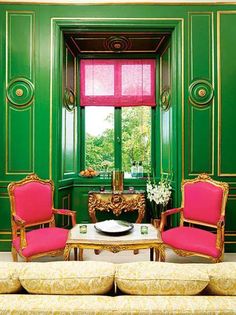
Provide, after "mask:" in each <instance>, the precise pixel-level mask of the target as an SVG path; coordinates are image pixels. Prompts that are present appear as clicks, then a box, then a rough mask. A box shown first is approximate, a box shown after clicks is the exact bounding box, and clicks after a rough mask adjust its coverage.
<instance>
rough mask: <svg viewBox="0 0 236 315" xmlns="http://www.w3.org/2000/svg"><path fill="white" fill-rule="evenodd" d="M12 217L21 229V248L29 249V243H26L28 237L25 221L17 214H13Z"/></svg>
mask: <svg viewBox="0 0 236 315" xmlns="http://www.w3.org/2000/svg"><path fill="white" fill-rule="evenodd" d="M12 217H13V220H14V222H15V223H16V225H18V226H19V227H20V247H21V250H22V249H24V248H26V247H27V241H26V235H25V221H24V220H23V219H21V217H19V216H18V215H16V214H13V215H12ZM16 233H17V232H16Z"/></svg>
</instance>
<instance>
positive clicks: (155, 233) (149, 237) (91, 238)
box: [67, 223, 161, 243]
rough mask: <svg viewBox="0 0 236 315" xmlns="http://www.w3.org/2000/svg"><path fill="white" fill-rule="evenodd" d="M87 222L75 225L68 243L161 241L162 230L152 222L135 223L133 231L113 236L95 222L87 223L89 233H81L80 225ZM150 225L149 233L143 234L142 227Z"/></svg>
mask: <svg viewBox="0 0 236 315" xmlns="http://www.w3.org/2000/svg"><path fill="white" fill-rule="evenodd" d="M81 225H85V224H77V225H75V226H74V227H73V228H72V229H71V231H70V233H69V238H68V241H67V242H68V243H77V242H78V243H80V242H83V241H84V242H93V243H94V242H101V241H102V242H104V243H116V242H117V243H126V242H127V243H130V242H131V243H133V242H137V243H139V242H144V243H145V242H146V241H147V242H150V241H158V242H161V239H160V232H159V230H157V229H156V228H155V227H154V226H153V225H152V224H148V223H147V224H139V223H134V224H133V225H134V228H133V230H132V231H131V232H129V233H128V234H125V235H119V236H113V235H106V234H102V233H99V232H98V231H97V230H96V229H95V228H94V224H92V223H90V224H86V225H87V233H86V234H82V233H80V226H81ZM142 226H147V227H148V234H141V227H142Z"/></svg>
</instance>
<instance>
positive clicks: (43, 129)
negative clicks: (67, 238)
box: [0, 3, 236, 251]
mask: <svg viewBox="0 0 236 315" xmlns="http://www.w3.org/2000/svg"><path fill="white" fill-rule="evenodd" d="M0 23H1V26H0V91H1V93H0V138H1V141H0V160H1V164H0V165H1V167H0V251H2V250H9V249H10V244H11V232H10V205H9V198H8V195H7V185H8V183H9V182H11V181H14V180H20V179H21V178H23V177H24V176H26V175H27V174H29V173H31V172H36V173H37V174H38V175H39V176H40V177H42V178H52V179H53V180H54V182H55V185H56V193H55V205H56V206H57V207H65V208H72V209H74V210H76V211H77V220H78V222H81V221H88V220H89V217H88V212H87V193H88V191H89V190H91V189H98V188H99V187H100V186H101V185H104V186H105V187H110V181H108V180H107V181H105V182H104V181H102V180H101V179H88V180H85V179H81V178H79V177H78V164H79V159H83V157H81V156H80V152H79V147H80V145H81V141H83V139H82V140H81V138H80V130H81V128H82V126H81V124H83V123H84V120H83V119H78V118H80V115H81V111H80V108H79V106H78V107H73V106H71V104H70V99H69V100H67V103H69V108H68V109H66V108H65V106H64V103H65V99H64V98H65V93H64V91H65V88H68V89H69V90H71V91H72V92H73V93H74V94H75V99H76V104H78V92H77V93H76V91H78V82H79V77H78V75H77V74H78V60H77V57H76V56H75V54H74V53H73V51H70V50H68V49H67V48H66V47H65V44H64V41H63V31H65V30H75V29H77V30H83V31H109V30H113V31H114V30H121V31H122V30H123V31H124V30H129V31H135V30H140V31H142V32H143V31H145V30H146V31H161V30H163V29H165V30H166V29H168V30H169V31H170V32H171V38H170V42H169V45H168V46H167V48H166V50H165V51H164V52H162V54H161V55H158V56H157V63H158V78H159V80H158V89H157V103H158V107H159V109H158V111H157V112H156V115H155V117H154V118H153V119H154V122H153V123H155V124H156V130H157V135H156V136H155V137H154V139H153V141H156V144H157V145H156V148H157V150H156V152H155V154H154V155H155V161H153V164H154V165H155V166H156V169H157V171H158V173H160V172H173V174H174V177H173V188H174V194H173V206H178V205H179V204H180V201H181V199H180V197H181V196H180V183H181V180H182V179H183V178H194V177H196V175H197V174H199V173H201V172H206V173H208V174H210V175H211V176H213V177H214V178H215V179H218V180H222V181H227V182H228V183H229V184H230V195H229V200H228V204H227V211H226V241H227V244H226V250H227V251H235V245H234V244H235V241H236V238H235V236H236V214H235V209H236V157H235V155H236V149H235V148H236V138H235V137H234V133H235V118H236V107H235V102H236V89H235V82H236V59H235V55H236V45H235V37H236V5H229V4H227V5H226V4H225V5H223V4H222V5H210V4H209V5H207V4H202V5H201V4H198V5H197V4H196V5H179V6H177V5H174V4H173V5H167V4H166V5H160V4H155V5H151V4H146V5H145V4H135V5H128V4H123V5H43V4H42V5H33V4H8V3H5V4H4V3H1V4H0ZM72 103H73V102H72ZM129 186H135V187H136V188H137V189H143V188H145V181H142V180H140V181H138V180H137V181H135V182H131V181H130V180H127V181H125V187H129Z"/></svg>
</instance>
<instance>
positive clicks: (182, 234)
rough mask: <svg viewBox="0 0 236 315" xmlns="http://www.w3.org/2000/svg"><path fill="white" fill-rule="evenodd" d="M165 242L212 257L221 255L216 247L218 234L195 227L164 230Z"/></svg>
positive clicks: (177, 247) (163, 237) (163, 238)
mask: <svg viewBox="0 0 236 315" xmlns="http://www.w3.org/2000/svg"><path fill="white" fill-rule="evenodd" d="M161 236H162V240H163V243H165V244H167V245H170V246H172V247H174V248H176V249H181V250H186V251H190V252H196V253H199V254H204V255H208V256H211V257H215V258H216V257H219V256H220V255H221V252H220V250H218V249H217V248H216V234H214V233H211V232H208V231H204V230H201V229H198V228H194V227H186V226H183V227H182V226H181V227H176V228H173V229H170V230H167V231H164V232H162V235H161Z"/></svg>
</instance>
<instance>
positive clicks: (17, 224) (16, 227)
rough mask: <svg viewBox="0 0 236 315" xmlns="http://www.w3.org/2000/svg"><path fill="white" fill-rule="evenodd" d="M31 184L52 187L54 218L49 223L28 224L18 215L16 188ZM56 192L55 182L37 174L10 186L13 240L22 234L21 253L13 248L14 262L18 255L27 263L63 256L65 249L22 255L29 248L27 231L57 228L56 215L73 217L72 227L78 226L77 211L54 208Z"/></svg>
mask: <svg viewBox="0 0 236 315" xmlns="http://www.w3.org/2000/svg"><path fill="white" fill-rule="evenodd" d="M31 182H39V183H40V184H45V185H48V184H50V186H51V198H52V216H51V218H50V219H49V220H47V221H40V222H37V223H34V224H26V223H25V221H24V220H23V219H22V218H20V217H19V216H18V215H17V214H16V210H15V197H14V189H15V188H16V187H19V186H23V185H25V184H27V183H31ZM54 190H55V187H54V182H53V181H52V180H49V179H48V180H44V179H41V178H39V177H38V176H37V175H36V174H35V173H33V174H30V175H28V176H27V177H26V178H24V179H22V180H20V181H17V182H12V183H10V184H9V185H8V193H9V197H10V205H11V226H12V240H13V239H15V238H16V237H18V236H19V234H20V251H19V252H18V251H17V250H16V249H15V247H14V246H13V245H12V248H11V252H12V258H13V261H17V260H18V257H17V255H18V254H19V255H20V256H21V257H22V258H23V259H25V260H26V261H31V260H32V259H35V258H39V257H42V256H60V255H63V252H64V249H62V250H57V251H50V252H43V253H40V254H37V255H33V256H30V257H25V256H24V255H23V253H22V250H23V249H24V248H26V247H27V240H26V233H27V232H26V229H27V228H31V227H34V226H40V227H44V226H45V225H46V224H48V226H49V227H55V214H60V215H66V216H69V217H71V223H72V226H74V225H75V224H76V211H72V210H67V209H55V208H54V199H53V197H54Z"/></svg>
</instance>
